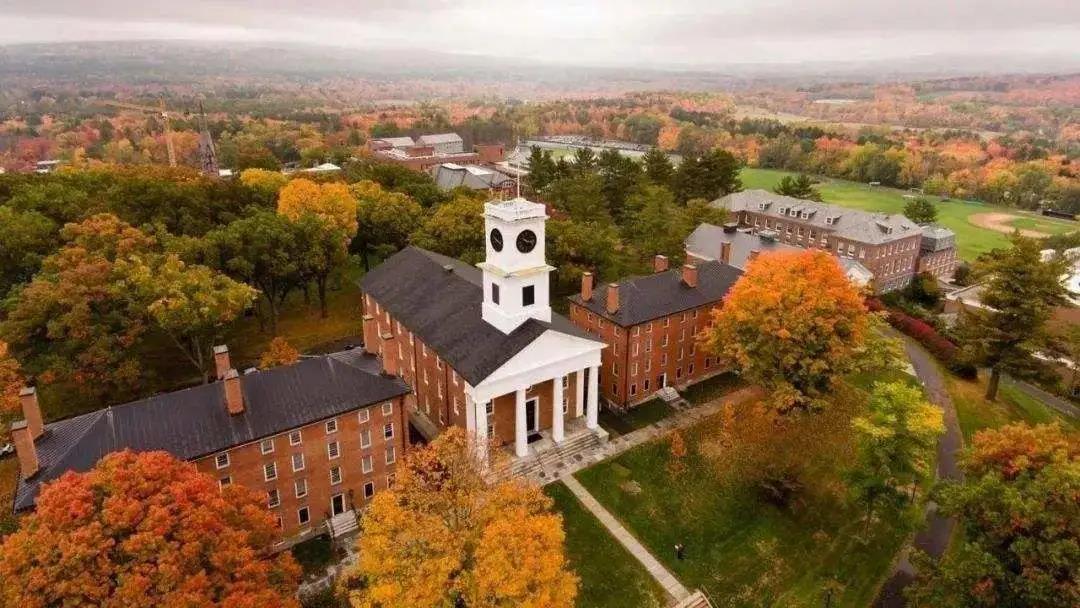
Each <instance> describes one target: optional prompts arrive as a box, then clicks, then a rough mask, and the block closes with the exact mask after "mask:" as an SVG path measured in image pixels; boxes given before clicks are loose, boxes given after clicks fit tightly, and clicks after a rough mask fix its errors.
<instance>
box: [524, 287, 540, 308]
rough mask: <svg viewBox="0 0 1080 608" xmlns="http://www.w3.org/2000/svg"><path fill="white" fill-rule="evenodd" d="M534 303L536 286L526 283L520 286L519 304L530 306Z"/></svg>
mask: <svg viewBox="0 0 1080 608" xmlns="http://www.w3.org/2000/svg"><path fill="white" fill-rule="evenodd" d="M535 303H536V287H535V286H533V285H526V286H525V287H522V288H521V305H522V306H532V305H533V304H535Z"/></svg>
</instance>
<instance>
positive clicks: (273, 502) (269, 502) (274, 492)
mask: <svg viewBox="0 0 1080 608" xmlns="http://www.w3.org/2000/svg"><path fill="white" fill-rule="evenodd" d="M280 506H281V492H278V489H277V488H270V489H269V490H267V491H266V508H268V509H273V508H276V507H280Z"/></svg>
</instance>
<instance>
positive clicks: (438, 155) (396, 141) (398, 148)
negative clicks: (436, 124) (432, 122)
mask: <svg viewBox="0 0 1080 608" xmlns="http://www.w3.org/2000/svg"><path fill="white" fill-rule="evenodd" d="M367 149H368V151H369V152H371V154H372V155H373V156H375V158H378V159H380V160H383V161H386V162H390V163H395V164H398V165H401V166H403V167H408V168H410V169H412V170H413V171H425V172H430V171H433V170H435V168H436V167H438V166H439V165H441V164H443V163H454V164H458V165H472V164H486V165H492V164H495V163H497V162H499V161H501V160H503V156H504V154H505V149H504V146H503V145H502V144H478V145H476V146H473V150H472V151H471V152H470V151H466V150H465V143H464V142H463V141H462V139H461V136H460V135H458V134H457V133H436V134H433V135H421V136H420V137H417V138H416V140H415V141H414V140H413V139H412V138H411V137H384V138H379V139H372V140H369V141H368V143H367Z"/></svg>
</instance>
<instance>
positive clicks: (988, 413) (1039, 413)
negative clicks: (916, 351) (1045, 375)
mask: <svg viewBox="0 0 1080 608" xmlns="http://www.w3.org/2000/svg"><path fill="white" fill-rule="evenodd" d="M946 382H947V383H948V388H949V396H950V397H952V401H953V405H954V406H955V407H956V417H957V419H958V421H959V423H960V430H961V431H962V432H963V433H964V438H965V439H967V440H969V439H971V436H972V435H974V434H975V433H976V432H977V431H980V430H982V429H987V428H997V427H1000V426H1004V425H1006V424H1009V423H1012V422H1027V423H1028V424H1046V423H1051V422H1060V423H1062V424H1064V425H1065V426H1067V427H1072V428H1074V429H1077V428H1080V421H1077V420H1076V419H1073V418H1068V417H1066V416H1063V415H1061V414H1059V413H1058V412H1057V411H1055V410H1053V409H1050V408H1049V407H1047V406H1046V405H1045V404H1044V403H1043V402H1041V401H1039V400H1037V399H1034V398H1032V397H1029V396H1028V395H1027V394H1025V393H1023V392H1021V391H1020V390H1019V389H1017V388H1016V387H1013V386H1008V385H1006V384H1005V383H1002V384H1001V386H1000V387H999V388H998V398H997V401H995V402H990V401H987V400H986V399H985V397H984V395H985V394H986V375H985V374H981V375H980V378H979V380H978V381H977V382H972V381H968V380H962V379H960V378H957V377H955V376H952V375H948V376H947V377H946Z"/></svg>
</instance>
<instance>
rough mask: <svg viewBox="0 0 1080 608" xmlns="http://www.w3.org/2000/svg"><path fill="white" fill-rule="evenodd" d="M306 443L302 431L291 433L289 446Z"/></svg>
mask: <svg viewBox="0 0 1080 608" xmlns="http://www.w3.org/2000/svg"><path fill="white" fill-rule="evenodd" d="M301 443H304V434H303V432H301V431H300V430H295V431H292V432H291V433H289V445H300V444H301Z"/></svg>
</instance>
